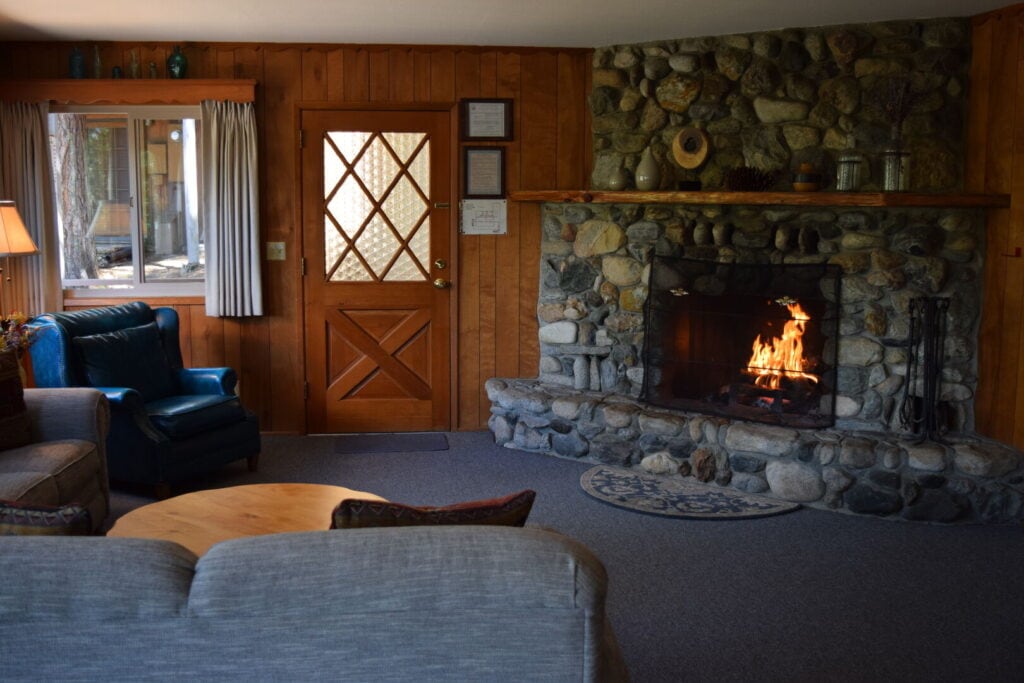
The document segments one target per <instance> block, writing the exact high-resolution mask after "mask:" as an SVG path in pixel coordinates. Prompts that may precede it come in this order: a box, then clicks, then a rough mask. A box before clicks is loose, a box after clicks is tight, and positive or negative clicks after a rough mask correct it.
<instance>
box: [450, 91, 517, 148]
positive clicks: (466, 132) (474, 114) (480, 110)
mask: <svg viewBox="0 0 1024 683" xmlns="http://www.w3.org/2000/svg"><path fill="white" fill-rule="evenodd" d="M459 104H460V110H461V111H460V113H459V115H460V120H461V124H462V125H461V126H460V136H459V137H460V138H461V139H462V140H511V139H512V100H511V99H507V98H505V99H493V98H492V99H464V100H461V101H460V102H459Z"/></svg>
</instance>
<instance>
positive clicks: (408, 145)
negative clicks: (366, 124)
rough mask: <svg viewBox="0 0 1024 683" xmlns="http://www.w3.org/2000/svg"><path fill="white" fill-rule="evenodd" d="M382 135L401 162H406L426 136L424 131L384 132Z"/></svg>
mask: <svg viewBox="0 0 1024 683" xmlns="http://www.w3.org/2000/svg"><path fill="white" fill-rule="evenodd" d="M383 136H384V139H385V140H387V141H388V144H389V145H391V149H393V150H395V154H397V155H398V158H399V160H400V161H401V162H402V163H403V164H405V163H408V161H409V157H410V156H412V153H413V152H415V151H416V147H417V145H419V144H420V142H422V141H423V138H425V137H427V135H426V133H384V134H383Z"/></svg>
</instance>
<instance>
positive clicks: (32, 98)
mask: <svg viewBox="0 0 1024 683" xmlns="http://www.w3.org/2000/svg"><path fill="white" fill-rule="evenodd" d="M255 92H256V81H255V80H253V79H250V78H228V79H213V78H78V79H75V78H62V79H34V80H21V81H0V93H2V95H0V99H2V100H7V101H12V102H14V101H21V102H45V101H49V102H54V103H56V104H199V103H200V102H201V101H203V100H228V101H231V102H252V101H254V99H255Z"/></svg>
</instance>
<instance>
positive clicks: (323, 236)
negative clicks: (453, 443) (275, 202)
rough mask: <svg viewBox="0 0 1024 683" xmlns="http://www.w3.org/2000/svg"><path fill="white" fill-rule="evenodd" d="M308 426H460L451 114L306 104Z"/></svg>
mask: <svg viewBox="0 0 1024 683" xmlns="http://www.w3.org/2000/svg"><path fill="white" fill-rule="evenodd" d="M302 131H303V138H304V145H303V150H302V186H303V189H302V197H303V199H302V215H303V256H304V257H305V266H306V274H305V278H304V294H305V326H306V378H307V382H308V384H309V400H308V401H307V404H306V405H307V424H308V429H309V431H310V432H320V433H337V432H364V431H372V432H379V431H396V432H398V431H431V430H447V429H449V428H450V424H451V418H450V400H451V381H450V379H451V378H450V363H451V360H450V346H451V343H450V330H451V324H450V321H449V317H450V301H451V299H450V297H451V290H450V286H451V282H450V279H451V273H452V268H451V265H450V261H451V259H450V253H449V251H450V245H451V235H450V230H451V224H450V215H451V212H450V209H449V202H450V200H451V173H450V156H451V150H450V139H451V131H450V112H449V111H392V110H386V111H380V110H373V111H369V110H352V111H349V110H345V111H340V110H328V111H322V110H321V111H308V110H307V111H303V113H302Z"/></svg>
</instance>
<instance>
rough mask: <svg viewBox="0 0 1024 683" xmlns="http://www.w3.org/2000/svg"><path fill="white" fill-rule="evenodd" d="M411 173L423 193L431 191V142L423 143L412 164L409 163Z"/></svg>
mask: <svg viewBox="0 0 1024 683" xmlns="http://www.w3.org/2000/svg"><path fill="white" fill-rule="evenodd" d="M409 174H410V175H412V179H413V180H415V181H416V184H417V185H419V186H420V190H422V191H423V194H429V193H430V143H429V142H428V143H427V144H425V145H423V149H421V150H420V152H419V154H417V155H416V158H415V159H413V162H412V164H410V165H409Z"/></svg>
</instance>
